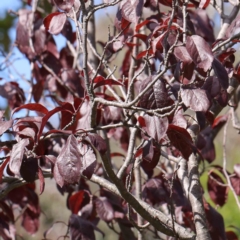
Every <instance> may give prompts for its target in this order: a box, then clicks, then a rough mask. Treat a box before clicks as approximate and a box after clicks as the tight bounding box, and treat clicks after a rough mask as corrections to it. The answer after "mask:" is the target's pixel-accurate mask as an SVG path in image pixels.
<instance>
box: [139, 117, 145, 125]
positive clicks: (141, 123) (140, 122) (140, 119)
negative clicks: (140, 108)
mask: <svg viewBox="0 0 240 240" xmlns="http://www.w3.org/2000/svg"><path fill="white" fill-rule="evenodd" d="M138 122H139V124H140V126H141V127H146V123H145V119H144V117H142V116H139V117H138Z"/></svg>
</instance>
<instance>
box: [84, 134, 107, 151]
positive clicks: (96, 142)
mask: <svg viewBox="0 0 240 240" xmlns="http://www.w3.org/2000/svg"><path fill="white" fill-rule="evenodd" d="M86 140H89V141H90V143H91V144H92V145H93V146H94V147H95V148H96V149H97V150H98V151H99V152H100V154H104V153H105V152H106V151H107V144H106V141H105V140H104V139H103V138H102V137H101V136H100V135H98V134H96V133H89V134H88V136H87V138H86Z"/></svg>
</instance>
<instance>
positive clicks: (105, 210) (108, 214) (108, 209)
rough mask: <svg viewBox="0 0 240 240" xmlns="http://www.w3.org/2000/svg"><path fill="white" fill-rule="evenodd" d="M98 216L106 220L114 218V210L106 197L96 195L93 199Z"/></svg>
mask: <svg viewBox="0 0 240 240" xmlns="http://www.w3.org/2000/svg"><path fill="white" fill-rule="evenodd" d="M94 203H95V206H96V211H97V214H98V216H99V217H100V218H101V219H102V220H103V221H106V222H110V221H112V220H113V219H114V210H113V208H112V205H111V204H110V203H109V201H108V199H107V198H106V197H97V198H96V199H95V200H94Z"/></svg>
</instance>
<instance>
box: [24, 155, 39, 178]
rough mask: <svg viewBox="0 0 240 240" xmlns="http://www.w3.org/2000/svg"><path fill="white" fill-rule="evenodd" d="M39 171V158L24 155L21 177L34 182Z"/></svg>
mask: <svg viewBox="0 0 240 240" xmlns="http://www.w3.org/2000/svg"><path fill="white" fill-rule="evenodd" d="M37 171H38V159H37V158H33V157H28V158H27V156H26V155H24V156H23V159H22V165H21V168H20V174H21V177H22V178H23V179H24V180H25V181H26V182H34V181H35V179H36V174H37Z"/></svg>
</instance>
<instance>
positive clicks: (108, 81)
mask: <svg viewBox="0 0 240 240" xmlns="http://www.w3.org/2000/svg"><path fill="white" fill-rule="evenodd" d="M94 82H95V81H94ZM105 85H110V86H111V85H123V84H122V83H120V82H118V81H115V80H113V79H104V80H102V81H98V82H97V83H96V84H95V85H94V89H96V88H98V87H101V86H105Z"/></svg>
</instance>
